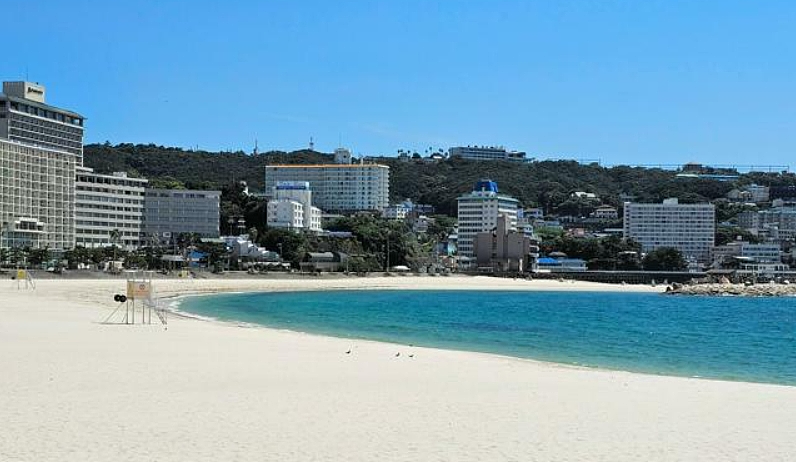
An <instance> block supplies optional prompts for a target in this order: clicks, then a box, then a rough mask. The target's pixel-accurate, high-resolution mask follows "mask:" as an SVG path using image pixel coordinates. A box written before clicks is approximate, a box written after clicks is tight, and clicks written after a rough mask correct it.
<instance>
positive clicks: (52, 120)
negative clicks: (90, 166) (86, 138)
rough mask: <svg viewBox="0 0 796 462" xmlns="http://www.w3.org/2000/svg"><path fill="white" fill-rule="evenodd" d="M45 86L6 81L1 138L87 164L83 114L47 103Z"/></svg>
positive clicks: (0, 100) (0, 106)
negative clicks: (75, 157)
mask: <svg viewBox="0 0 796 462" xmlns="http://www.w3.org/2000/svg"><path fill="white" fill-rule="evenodd" d="M44 96H45V89H44V86H43V85H39V84H37V83H31V82H3V93H2V94H0V138H7V139H9V140H13V141H20V142H22V143H26V144H31V145H35V146H39V147H41V148H45V149H55V150H58V151H66V152H69V153H72V154H75V155H76V156H77V157H78V165H83V122H84V120H85V118H84V117H83V116H81V115H80V114H78V113H76V112H72V111H67V110H65V109H60V108H57V107H55V106H50V105H48V104H45V99H44Z"/></svg>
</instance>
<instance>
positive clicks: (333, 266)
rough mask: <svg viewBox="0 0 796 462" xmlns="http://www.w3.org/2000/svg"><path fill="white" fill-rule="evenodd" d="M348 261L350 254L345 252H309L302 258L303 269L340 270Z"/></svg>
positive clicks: (315, 270)
mask: <svg viewBox="0 0 796 462" xmlns="http://www.w3.org/2000/svg"><path fill="white" fill-rule="evenodd" d="M347 263H348V254H345V253H343V252H307V253H306V254H305V255H304V258H302V259H301V270H302V271H312V272H317V271H330V272H334V271H340V270H341V269H344V268H345V267H346V264H347Z"/></svg>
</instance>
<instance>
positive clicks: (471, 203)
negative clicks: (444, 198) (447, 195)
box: [457, 180, 519, 259]
mask: <svg viewBox="0 0 796 462" xmlns="http://www.w3.org/2000/svg"><path fill="white" fill-rule="evenodd" d="M457 202H458V217H459V236H458V237H459V239H458V249H459V256H460V257H464V258H467V259H472V258H474V257H475V253H474V248H473V242H474V241H475V238H476V235H477V234H478V233H482V232H487V231H492V230H493V229H495V228H496V227H497V224H498V216H500V215H505V216H506V219H507V223H508V225H509V229H511V230H516V229H517V206H518V204H519V201H518V200H517V199H515V198H513V197H509V196H503V195H500V194H498V187H497V183H495V182H494V181H490V180H481V181H479V182H478V183H476V185H475V188H474V189H473V191H472V192H471V193H469V194H467V195H464V196H461V197H459V198H458V199H457Z"/></svg>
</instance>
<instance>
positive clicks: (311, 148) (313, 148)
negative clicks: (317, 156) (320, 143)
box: [310, 137, 315, 151]
mask: <svg viewBox="0 0 796 462" xmlns="http://www.w3.org/2000/svg"><path fill="white" fill-rule="evenodd" d="M314 150H315V141H313V139H312V137H310V151H314Z"/></svg>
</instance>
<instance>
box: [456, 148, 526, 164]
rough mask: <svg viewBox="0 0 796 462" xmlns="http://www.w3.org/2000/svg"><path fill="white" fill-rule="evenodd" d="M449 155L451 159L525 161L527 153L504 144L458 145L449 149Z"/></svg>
mask: <svg viewBox="0 0 796 462" xmlns="http://www.w3.org/2000/svg"><path fill="white" fill-rule="evenodd" d="M448 155H449V157H450V158H451V159H454V158H459V159H467V160H513V161H524V160H525V155H526V154H525V153H524V152H521V151H507V150H506V148H504V147H502V146H456V147H453V148H450V149H449V150H448Z"/></svg>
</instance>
